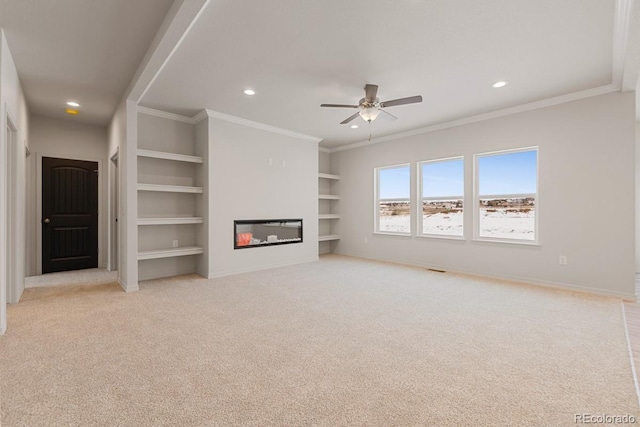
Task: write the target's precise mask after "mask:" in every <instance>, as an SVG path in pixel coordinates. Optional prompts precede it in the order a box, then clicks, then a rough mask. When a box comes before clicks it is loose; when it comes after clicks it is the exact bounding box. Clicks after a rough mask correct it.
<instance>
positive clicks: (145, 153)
mask: <svg viewBox="0 0 640 427" xmlns="http://www.w3.org/2000/svg"><path fill="white" fill-rule="evenodd" d="M138 157H151V158H154V159H164V160H175V161H178V162H189V163H202V162H203V160H202V157H199V156H188V155H186V154H175V153H165V152H162V151H152V150H142V149H138Z"/></svg>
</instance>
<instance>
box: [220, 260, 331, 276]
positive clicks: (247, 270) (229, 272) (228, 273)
mask: <svg viewBox="0 0 640 427" xmlns="http://www.w3.org/2000/svg"><path fill="white" fill-rule="evenodd" d="M318 260H319V258H318V257H317V256H315V257H311V258H307V259H301V260H297V261H291V262H285V263H281V264H272V265H268V266H262V267H247V268H241V269H237V270H226V271H220V272H216V273H212V274H209V276H208V278H209V279H215V278H217V277H225V276H233V275H234V274H242V273H251V272H254V271H262V270H270V269H272V268H279V267H288V266H290V265H297V264H306V263H308V262H316V261H318Z"/></svg>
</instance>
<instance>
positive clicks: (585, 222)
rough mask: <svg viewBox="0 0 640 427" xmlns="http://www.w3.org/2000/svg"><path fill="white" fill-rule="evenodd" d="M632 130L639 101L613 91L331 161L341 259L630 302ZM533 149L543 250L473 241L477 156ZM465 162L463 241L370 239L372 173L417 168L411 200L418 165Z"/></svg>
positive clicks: (339, 155)
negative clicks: (595, 294) (407, 166)
mask: <svg viewBox="0 0 640 427" xmlns="http://www.w3.org/2000/svg"><path fill="white" fill-rule="evenodd" d="M634 123H635V122H634V94H633V93H625V94H620V93H613V94H608V95H602V96H597V97H592V98H588V99H583V100H579V101H574V102H569V103H565V104H561V105H556V106H551V107H547V108H541V109H538V110H533V111H528V112H523V113H519V114H514V115H510V116H505V117H502V118H496V119H492V120H486V121H482V122H478V123H473V124H468V125H464V126H459V127H455V128H450V129H446V130H441V131H436V132H431V133H425V134H421V135H415V136H411V137H406V138H402V139H398V140H395V141H391V142H386V143H380V144H374V145H371V146H366V147H362V148H357V149H352V150H347V151H341V152H335V153H332V158H331V166H332V168H333V171H334V173H339V174H340V175H341V178H342V179H341V181H340V195H341V197H342V200H341V208H340V211H341V214H342V219H341V240H340V241H339V243H338V244H337V252H339V253H343V254H348V255H355V256H360V257H367V258H375V259H385V260H390V261H397V262H401V263H407V264H414V265H420V266H428V267H437V268H441V269H445V270H452V271H462V272H470V273H475V274H480V275H487V276H494V277H504V278H511V279H518V280H524V281H528V282H533V283H540V284H549V285H552V286H559V287H567V288H574V289H582V290H587V291H590V292H600V293H604V294H609V295H618V296H622V297H627V298H633V296H634V271H635V255H634V254H635V252H634V251H635V228H634V227H635V188H634V185H635V124H634ZM528 146H539V147H540V148H539V189H538V190H539V209H538V211H537V215H538V217H539V238H540V239H539V241H540V245H539V246H524V245H513V244H504V243H502V244H501V243H483V242H476V241H472V240H471V236H472V228H471V227H472V223H473V217H472V209H471V206H472V191H473V186H472V179H471V178H472V176H473V164H472V163H473V155H474V154H475V153H482V152H490V151H495V150H504V149H510V148H518V147H528ZM461 155H463V156H464V159H465V179H466V184H465V193H466V194H465V207H466V208H467V209H466V210H465V234H466V236H467V237H466V240H464V241H454V240H444V239H430V238H422V237H420V238H419V237H415V236H412V237H399V236H388V235H379V234H373V228H374V225H373V218H374V215H373V204H374V203H373V200H374V184H373V169H374V168H375V167H378V166H386V165H394V164H399V163H407V162H409V163H411V164H412V186H413V187H414V188H412V192H413V193H415V185H416V182H417V181H416V162H419V161H422V160H431V159H439V158H446V157H452V156H461ZM414 199H415V196H414ZM365 238H366V239H367V241H368V243H365ZM559 255H566V256H567V257H568V261H569V262H568V265H564V266H563V265H559V263H558V257H559Z"/></svg>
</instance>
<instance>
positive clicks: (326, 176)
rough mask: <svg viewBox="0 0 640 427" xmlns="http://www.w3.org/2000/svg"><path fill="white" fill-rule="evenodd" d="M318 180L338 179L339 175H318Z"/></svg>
mask: <svg viewBox="0 0 640 427" xmlns="http://www.w3.org/2000/svg"><path fill="white" fill-rule="evenodd" d="M318 178H325V179H340V175H334V174H331V173H319V174H318Z"/></svg>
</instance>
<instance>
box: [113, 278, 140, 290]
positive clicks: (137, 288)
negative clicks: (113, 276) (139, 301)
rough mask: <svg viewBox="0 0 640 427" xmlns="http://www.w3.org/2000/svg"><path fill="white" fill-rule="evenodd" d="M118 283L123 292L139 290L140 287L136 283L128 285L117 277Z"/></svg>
mask: <svg viewBox="0 0 640 427" xmlns="http://www.w3.org/2000/svg"><path fill="white" fill-rule="evenodd" d="M118 284H119V285H120V287H121V288H122V290H123V291H125V292H138V291H139V290H140V287H139V286H138V284H137V283H136V285H135V286H129V285H127V284H126V283H125V281H124V280H122V279H118Z"/></svg>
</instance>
